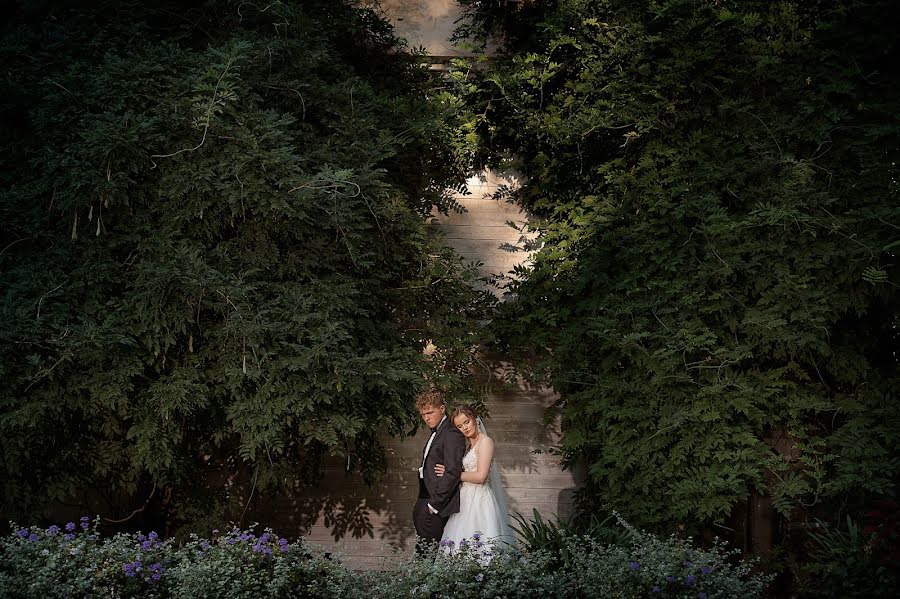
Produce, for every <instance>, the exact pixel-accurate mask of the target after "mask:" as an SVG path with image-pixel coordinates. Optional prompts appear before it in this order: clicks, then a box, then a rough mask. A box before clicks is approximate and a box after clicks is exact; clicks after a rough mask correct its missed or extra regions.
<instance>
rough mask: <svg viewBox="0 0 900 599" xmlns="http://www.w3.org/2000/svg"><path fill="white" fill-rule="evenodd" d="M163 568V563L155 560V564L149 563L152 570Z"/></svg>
mask: <svg viewBox="0 0 900 599" xmlns="http://www.w3.org/2000/svg"><path fill="white" fill-rule="evenodd" d="M164 569H165V568H163V565H162V564H161V563H159V562H156V563H155V564H150V570H151V571H153V572H156V571H157V570H164Z"/></svg>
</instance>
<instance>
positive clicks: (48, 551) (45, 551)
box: [41, 549, 50, 555]
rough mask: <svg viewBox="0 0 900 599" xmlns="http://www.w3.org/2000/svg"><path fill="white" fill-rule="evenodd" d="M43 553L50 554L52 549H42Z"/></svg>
mask: <svg viewBox="0 0 900 599" xmlns="http://www.w3.org/2000/svg"><path fill="white" fill-rule="evenodd" d="M41 555H50V550H49V549H44V550H43V551H41Z"/></svg>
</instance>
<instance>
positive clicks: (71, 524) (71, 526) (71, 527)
mask: <svg viewBox="0 0 900 599" xmlns="http://www.w3.org/2000/svg"><path fill="white" fill-rule="evenodd" d="M66 530H67V531H69V532H72V531H73V530H75V523H74V522H69V523H67V524H66Z"/></svg>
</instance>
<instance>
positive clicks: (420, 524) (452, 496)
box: [413, 389, 466, 555]
mask: <svg viewBox="0 0 900 599" xmlns="http://www.w3.org/2000/svg"><path fill="white" fill-rule="evenodd" d="M416 408H418V410H419V414H420V415H421V416H422V420H423V421H424V422H425V425H426V426H427V427H428V428H430V429H431V436H430V437H429V438H428V443H427V444H426V445H425V449H424V450H423V451H422V462H421V465H420V467H419V499H418V501H416V507H415V508H414V509H413V524H414V525H415V527H416V535H417V536H418V537H419V538H418V540H417V541H416V553H417V554H419V555H422V554H423V553H425V552H426V551H427V547H428V545H430V544H432V543H436V542H437V541H440V539H441V535H442V534H443V532H444V525H445V524H447V519H448V518H449V517H450V514H455V513H456V512H458V511H459V476H460V474H461V473H462V460H463V455H465V453H466V439H465V437H463V435H462V433H461V432H459V429H458V428H456V427H455V426H453V423H452V422H450V419H449V418H448V417H447V409H446V407H445V405H444V397H443V395H442V394H441V392H440V391H437V390H435V389H432V390H430V391H426V392H424V393H422V394H421V395H419V396H418V397H416ZM435 464H443V465H444V467H445V468H446V470H445V472H444V476H441V477H439V476H437V475H435V473H434V466H435Z"/></svg>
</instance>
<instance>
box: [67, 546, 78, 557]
mask: <svg viewBox="0 0 900 599" xmlns="http://www.w3.org/2000/svg"><path fill="white" fill-rule="evenodd" d="M69 555H78V549H77V548H76V547H72V548H71V549H69Z"/></svg>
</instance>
